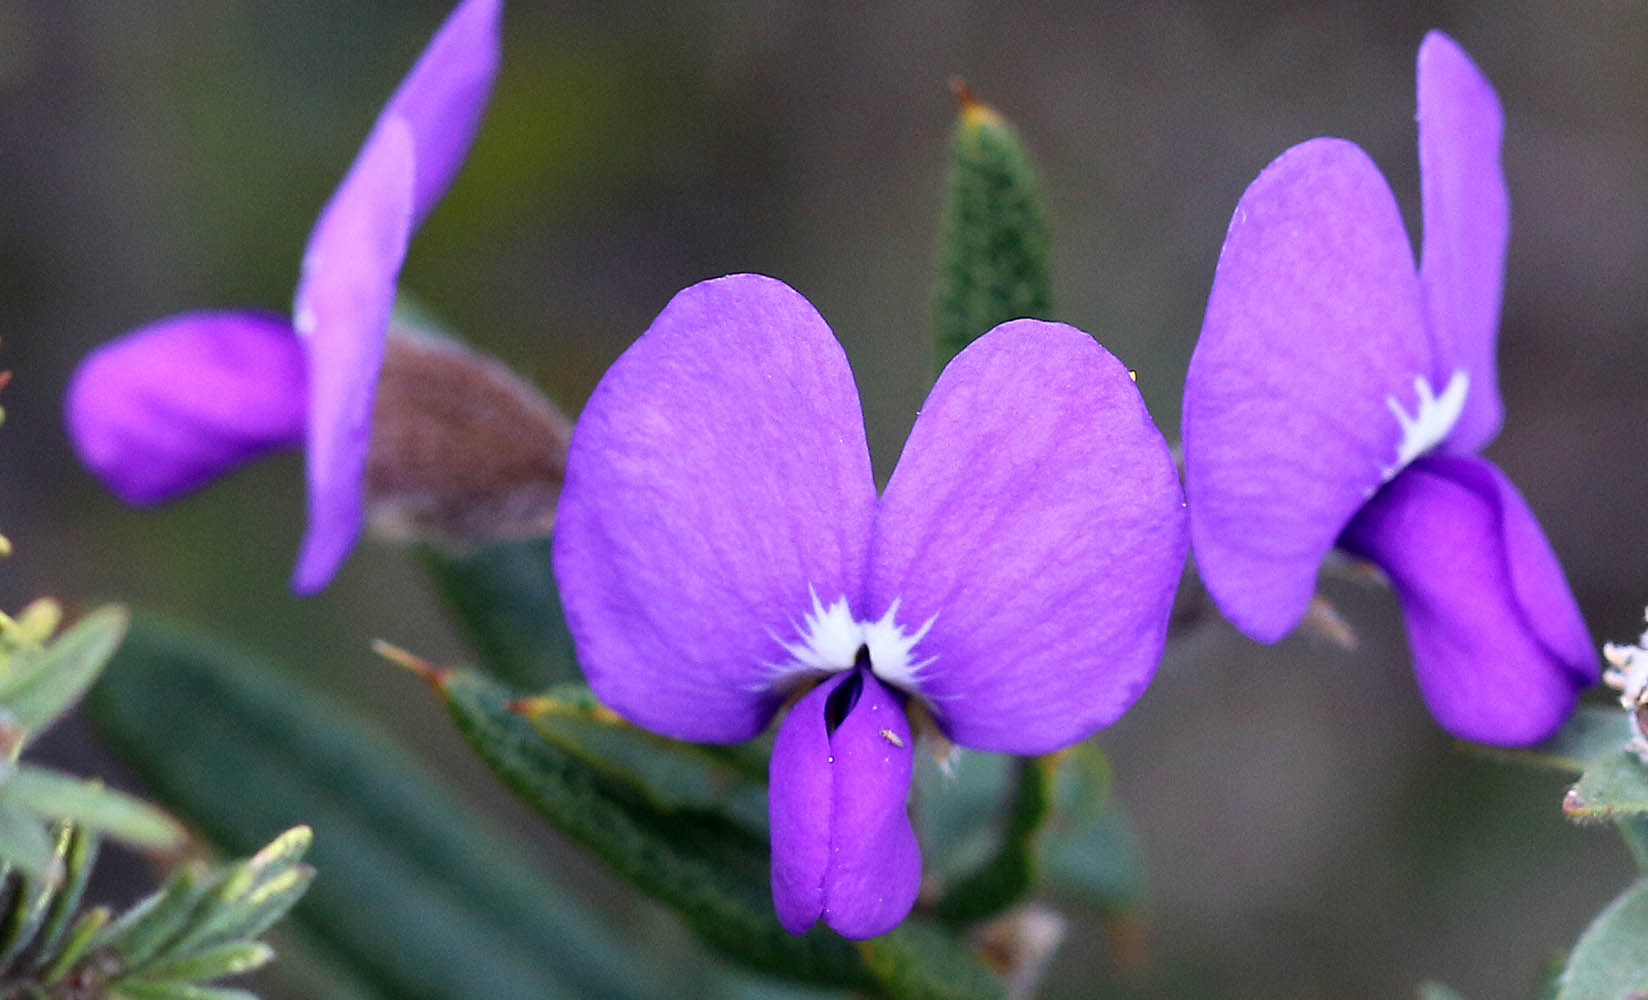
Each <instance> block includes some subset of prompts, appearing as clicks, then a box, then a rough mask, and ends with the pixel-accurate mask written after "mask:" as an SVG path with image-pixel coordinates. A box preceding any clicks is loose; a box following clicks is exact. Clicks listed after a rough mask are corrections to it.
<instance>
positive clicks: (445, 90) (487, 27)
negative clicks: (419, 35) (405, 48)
mask: <svg viewBox="0 0 1648 1000" xmlns="http://www.w3.org/2000/svg"><path fill="white" fill-rule="evenodd" d="M502 13H503V2H502V0H464V2H463V3H460V4H459V5H458V6H457V8H455V9H454V10H453V11H452V13H451V14H450V15H448V16H447V19H446V22H445V23H444V24H442V25H441V28H440V30H439V31H437V32H436V33H435V37H434V38H432V39H431V40H430V42H429V44H428V45H427V46H425V48H424V50H423V54H422V55H420V56H419V57H418V61H417V63H416V64H415V65H413V67H412V70H411V72H409V73H407V75H406V78H405V79H404V80H402V81H401V85H400V86H399V87H398V88H397V89H396V90H395V94H394V96H393V97H391V98H390V99H389V104H388V105H387V106H386V107H385V108H384V109H383V113H382V114H381V115H380V116H379V118H378V123H377V125H375V126H374V128H373V132H372V135H371V136H369V137H368V138H367V140H366V148H365V149H362V151H361V154H360V155H361V157H365V156H366V155H367V150H368V149H370V147H371V146H372V144H373V143H374V142H377V141H380V137H381V133H383V131H384V130H385V128H386V123H387V122H389V121H391V120H393V119H395V118H397V117H399V118H405V119H406V121H407V123H408V124H409V125H411V127H412V139H413V143H414V145H415V147H416V150H417V152H416V157H415V161H416V164H417V175H416V181H415V186H414V189H413V196H412V228H414V229H416V228H417V227H418V225H419V224H421V223H422V222H423V219H424V216H426V215H428V214H429V210H430V209H431V208H433V207H434V206H435V203H436V202H437V201H439V200H440V198H441V195H442V194H444V193H445V192H446V188H447V186H448V185H449V184H451V183H452V177H453V175H455V174H456V173H457V172H458V168H459V167H460V166H462V165H463V160H464V156H465V155H466V154H467V153H468V152H469V146H470V144H471V143H472V142H473V141H474V139H475V132H476V130H477V129H478V128H480V124H481V114H482V112H483V111H484V110H485V109H486V102H487V98H488V96H489V95H490V94H491V93H492V82H493V80H495V79H496V78H497V76H498V62H499V57H500V52H499V50H500V41H499V37H498V35H499V30H498V22H499V20H500V18H501V16H502Z"/></svg>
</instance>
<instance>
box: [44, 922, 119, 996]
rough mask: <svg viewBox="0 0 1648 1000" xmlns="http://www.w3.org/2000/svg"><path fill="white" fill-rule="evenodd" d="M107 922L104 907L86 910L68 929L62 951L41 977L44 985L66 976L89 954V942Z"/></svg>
mask: <svg viewBox="0 0 1648 1000" xmlns="http://www.w3.org/2000/svg"><path fill="white" fill-rule="evenodd" d="M108 922H109V909H108V907H106V906H97V907H93V908H92V909H90V910H87V911H86V912H85V914H83V915H82V916H81V917H80V919H79V920H76V921H75V922H74V926H73V927H72V928H70V929H69V936H68V940H67V941H65V942H64V943H63V950H62V951H60V952H58V954H57V957H56V958H55V959H53V960H52V963H51V965H50V966H49V967H48V968H47V969H46V971H45V973H44V974H43V975H42V976H41V981H42V982H45V983H48V984H50V983H55V982H57V981H58V980H59V979H62V978H63V977H64V976H66V975H68V973H69V970H70V969H73V968H74V966H75V963H77V962H79V961H80V959H81V958H83V957H85V956H86V955H87V954H88V953H89V952H90V945H91V942H92V941H93V940H94V939H95V938H96V937H97V932H98V931H100V930H102V929H103V927H104V926H105V925H106V924H107V923H108Z"/></svg>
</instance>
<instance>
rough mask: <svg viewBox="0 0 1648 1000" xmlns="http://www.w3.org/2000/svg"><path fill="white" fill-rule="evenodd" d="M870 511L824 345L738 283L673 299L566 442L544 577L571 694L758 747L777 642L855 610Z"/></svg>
mask: <svg viewBox="0 0 1648 1000" xmlns="http://www.w3.org/2000/svg"><path fill="white" fill-rule="evenodd" d="M874 509H875V484H874V481H873V479H872V478H871V472H870V457H869V450H868V447H867V445H866V444H865V440H864V421H863V417H862V415H861V413H860V410H859V405H858V393H857V390H856V388H855V387H854V385H853V377H852V371H851V370H850V369H849V368H848V367H847V359H846V356H845V355H844V354H843V353H842V351H841V345H840V344H838V343H836V340H835V337H834V336H832V335H831V333H830V329H829V327H828V326H826V325H825V323H824V320H823V319H822V318H821V317H820V316H819V315H818V313H817V312H816V311H815V310H814V309H813V307H812V306H811V305H810V304H809V303H808V302H807V300H806V299H803V298H802V297H801V296H800V295H797V294H796V293H795V292H794V291H793V290H791V289H790V288H789V287H788V286H786V285H784V284H783V283H782V282H778V281H774V280H773V279H771V278H763V277H759V276H757V275H734V276H732V277H729V278H721V279H718V280H715V281H706V282H703V283H701V284H698V285H694V286H692V287H691V288H688V289H687V290H685V291H683V292H681V293H680V294H679V295H677V296H676V297H675V298H674V300H672V301H671V302H670V304H669V305H668V306H667V307H666V308H665V309H664V311H663V313H662V314H661V315H659V317H658V318H657V319H656V320H654V321H653V324H652V326H651V328H650V329H648V330H647V332H646V334H645V335H643V336H642V337H641V339H640V340H637V341H636V342H635V344H634V345H633V346H632V347H630V349H629V350H628V351H626V352H625V353H624V355H623V357H621V358H619V359H618V361H617V362H616V363H615V364H614V365H613V366H612V368H611V369H610V370H609V371H608V372H607V374H606V376H605V377H604V378H603V379H602V380H601V384H600V385H598V386H597V387H596V389H595V392H594V394H593V395H592V396H591V397H590V400H589V403H588V405H587V406H586V407H585V408H584V412H583V414H582V415H581V416H580V417H579V418H578V423H577V426H576V427H575V428H574V429H573V433H572V445H571V448H570V451H569V453H568V455H567V468H566V483H565V486H564V487H563V489H562V492H561V503H560V506H559V508H558V510H557V513H556V528H555V573H556V577H557V578H558V579H559V581H560V584H561V590H562V596H563V599H564V602H565V605H566V611H567V622H568V625H569V626H570V628H571V630H572V635H573V639H574V641H575V642H576V644H577V649H578V656H579V660H580V662H581V663H582V664H583V667H584V670H585V672H586V674H587V675H588V677H589V682H590V685H591V686H592V687H593V688H594V689H595V692H596V694H597V695H599V696H600V698H601V699H602V701H604V702H606V704H608V705H610V706H612V708H614V709H615V710H617V711H618V712H619V713H620V714H622V715H623V716H625V717H626V718H628V719H629V720H630V721H632V722H634V723H636V724H638V725H641V726H644V727H646V728H648V729H652V730H654V731H656V732H660V733H664V734H666V735H669V736H674V737H677V738H679V739H688V740H700V741H733V740H742V739H747V738H749V737H750V736H753V735H755V734H756V733H758V732H760V731H761V729H762V728H763V727H764V726H765V725H766V724H767V721H768V719H770V718H771V717H772V712H773V710H774V709H775V708H776V707H777V705H778V703H779V701H780V700H781V698H782V697H783V695H782V692H780V691H778V690H775V685H776V684H778V683H781V682H782V681H784V680H785V678H784V677H782V676H781V671H780V670H779V669H778V668H779V665H782V664H786V663H788V661H789V659H790V657H789V654H788V653H787V652H786V650H785V648H784V646H783V645H782V644H783V643H789V642H794V641H796V640H797V639H798V636H797V635H796V627H797V626H798V625H799V624H800V623H801V621H802V618H803V615H804V614H805V613H806V612H807V611H808V610H809V609H810V608H811V606H812V604H811V593H810V592H809V588H811V591H812V592H816V594H817V595H818V596H819V598H820V599H822V600H823V601H824V602H826V603H828V602H832V601H834V600H836V599H837V598H838V597H842V596H845V597H847V598H849V599H850V600H851V599H856V597H857V595H858V593H859V591H860V589H861V584H862V580H863V572H864V570H863V567H864V558H865V552H866V551H867V549H868V546H869V533H870V521H871V518H872V516H873V513H874Z"/></svg>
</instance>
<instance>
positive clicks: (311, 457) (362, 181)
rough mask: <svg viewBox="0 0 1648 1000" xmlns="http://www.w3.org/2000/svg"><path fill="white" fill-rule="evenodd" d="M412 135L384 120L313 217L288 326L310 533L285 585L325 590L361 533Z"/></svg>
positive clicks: (407, 201) (401, 245) (404, 230)
mask: <svg viewBox="0 0 1648 1000" xmlns="http://www.w3.org/2000/svg"><path fill="white" fill-rule="evenodd" d="M412 156H413V153H412V133H411V131H410V130H409V129H408V128H407V125H406V123H405V121H403V120H401V119H398V118H397V119H391V120H389V121H388V122H387V123H386V126H385V127H384V129H383V131H382V135H381V136H379V137H378V140H377V141H376V142H373V143H372V144H370V145H368V146H367V147H366V149H364V150H362V151H361V157H360V159H358V160H356V161H355V165H354V166H353V167H351V168H350V170H349V175H348V176H347V177H345V178H344V180H343V183H342V184H341V185H339V186H338V190H337V191H336V193H334V194H333V195H332V200H331V201H330V202H329V203H328V204H327V206H326V208H325V210H324V211H322V212H321V216H320V220H319V221H318V222H316V223H315V231H314V232H313V233H312V234H311V235H310V237H309V245H308V248H307V250H306V251H305V253H304V259H303V277H302V279H301V280H300V281H299V282H298V291H297V296H296V299H295V302H294V309H293V312H294V317H295V319H294V325H295V326H296V327H297V330H298V333H299V334H300V335H302V336H303V337H304V338H305V341H306V344H307V347H308V352H309V424H308V438H307V444H308V480H309V527H308V530H307V531H306V532H305V534H304V537H303V545H302V548H301V549H300V550H299V553H298V563H297V569H296V571H295V572H294V574H293V578H292V586H293V588H294V589H296V590H297V591H299V592H300V593H309V592H312V591H315V590H319V589H320V588H321V587H324V586H325V585H326V583H327V581H329V580H331V578H332V574H334V573H336V572H337V568H338V566H339V564H341V563H342V562H343V558H344V556H346V555H348V553H349V549H350V547H351V546H353V545H354V543H355V538H356V536H358V535H359V534H360V526H361V517H362V510H361V502H362V501H361V481H362V477H363V476H364V475H365V471H366V446H367V443H368V441H369V440H370V438H371V432H372V426H371V425H372V402H373V396H374V393H375V390H376V388H377V380H378V368H379V366H380V365H381V363H382V361H383V340H384V336H385V334H386V333H387V331H388V326H389V311H390V309H391V307H392V306H393V305H394V301H395V279H396V277H397V276H398V275H399V274H400V269H401V262H402V261H403V260H405V259H406V243H407V239H408V238H409V236H410V235H411V222H412V171H413V167H412Z"/></svg>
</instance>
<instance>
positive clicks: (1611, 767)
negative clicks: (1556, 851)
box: [1562, 749, 1648, 821]
mask: <svg viewBox="0 0 1648 1000" xmlns="http://www.w3.org/2000/svg"><path fill="white" fill-rule="evenodd" d="M1562 811H1563V812H1564V813H1566V814H1567V815H1568V818H1569V819H1574V820H1582V821H1583V820H1594V819H1614V818H1617V817H1621V816H1634V815H1643V814H1648V767H1644V766H1643V763H1642V761H1641V760H1640V759H1639V758H1638V757H1637V755H1636V754H1635V753H1633V752H1632V751H1630V750H1625V749H1619V750H1615V751H1614V752H1613V753H1611V754H1608V755H1606V756H1603V757H1599V758H1597V759H1596V760H1594V761H1592V762H1591V765H1590V766H1589V767H1587V768H1586V769H1585V773H1584V774H1581V775H1580V776H1579V781H1578V782H1577V783H1576V784H1575V785H1574V786H1573V787H1572V788H1570V789H1568V794H1567V795H1565V796H1564V797H1563V799H1562Z"/></svg>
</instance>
